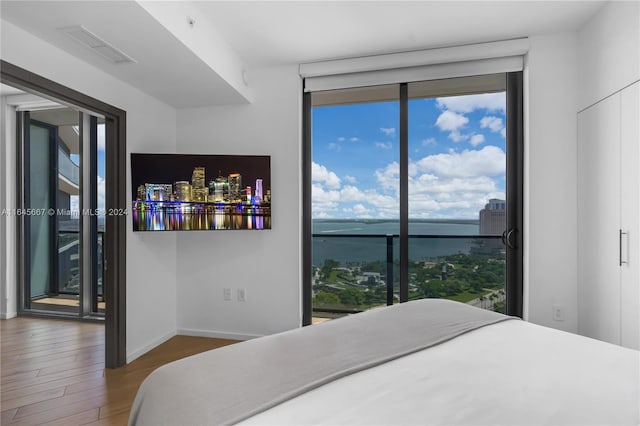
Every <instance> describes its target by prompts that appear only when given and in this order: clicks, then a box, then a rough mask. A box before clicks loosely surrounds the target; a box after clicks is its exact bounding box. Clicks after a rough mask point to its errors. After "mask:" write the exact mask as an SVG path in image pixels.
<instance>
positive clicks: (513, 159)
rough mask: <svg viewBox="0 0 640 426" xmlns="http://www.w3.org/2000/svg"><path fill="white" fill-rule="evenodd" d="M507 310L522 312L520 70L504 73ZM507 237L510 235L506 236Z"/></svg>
mask: <svg viewBox="0 0 640 426" xmlns="http://www.w3.org/2000/svg"><path fill="white" fill-rule="evenodd" d="M506 103H507V105H506V113H507V116H506V121H507V188H506V190H507V191H506V192H507V212H506V215H507V220H506V222H507V223H506V229H507V240H508V241H507V245H506V247H505V248H506V258H507V259H506V283H507V286H506V293H507V303H506V305H507V306H506V313H507V314H508V315H514V316H519V317H522V314H523V312H522V311H523V252H522V246H523V235H522V230H523V182H524V173H523V167H524V160H523V158H524V157H523V155H524V152H523V151H524V128H523V119H522V118H523V82H522V72H521V71H520V72H511V73H507V102H506ZM509 236H510V237H511V238H509Z"/></svg>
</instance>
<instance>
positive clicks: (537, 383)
mask: <svg viewBox="0 0 640 426" xmlns="http://www.w3.org/2000/svg"><path fill="white" fill-rule="evenodd" d="M244 423H245V424H269V425H281V424H324V425H357V424H380V425H398V424H462V425H486V424H489V425H523V424H527V425H542V424H551V425H567V424H573V425H589V424H597V425H613V424H633V425H637V424H640V352H638V351H634V350H631V349H625V348H622V347H618V346H614V345H611V344H607V343H603V342H599V341H596V340H592V339H588V338H585V337H581V336H577V335H573V334H569V333H565V332H561V331H557V330H553V329H549V328H545V327H541V326H536V325H533V324H530V323H526V322H523V321H506V322H501V323H498V324H494V325H491V326H488V327H483V328H480V329H478V330H475V331H472V332H470V333H468V334H465V335H463V336H459V337H457V338H455V339H453V340H451V341H448V342H445V343H443V344H440V345H438V346H435V347H433V348H430V349H426V350H423V351H420V352H417V353H414V354H412V355H408V356H405V357H403V358H400V359H397V360H394V361H391V362H388V363H386V364H383V365H381V366H378V367H374V368H371V369H368V370H364V371H361V372H359V373H355V374H353V375H350V376H348V377H344V378H342V379H339V380H336V381H334V382H331V383H329V384H326V385H324V386H322V387H321V388H318V389H315V390H312V391H310V392H308V393H306V394H304V395H301V396H298V397H296V398H294V399H292V400H289V401H287V402H285V403H282V404H281V405H279V406H276V407H274V408H271V409H270V410H268V411H265V412H263V413H260V414H258V415H255V416H254V417H251V418H249V419H247V420H246V421H245V422H244Z"/></svg>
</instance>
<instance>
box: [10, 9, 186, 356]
mask: <svg viewBox="0 0 640 426" xmlns="http://www.w3.org/2000/svg"><path fill="white" fill-rule="evenodd" d="M1 31H2V33H1V43H2V44H1V49H0V52H1V53H2V59H3V60H5V61H7V62H10V63H12V64H14V65H17V66H19V67H21V68H24V69H26V70H28V71H31V72H33V73H35V74H38V75H40V76H42V77H45V78H48V79H50V80H53V81H55V82H57V83H60V84H62V85H64V86H67V87H69V88H71V89H74V90H76V91H79V92H81V93H84V94H86V95H89V96H92V97H94V98H96V99H99V100H101V101H103V102H106V103H108V104H111V105H113V106H116V107H118V108H120V109H123V110H125V111H126V112H127V154H129V153H131V152H174V151H175V148H176V111H175V109H174V108H172V107H170V106H168V105H166V104H164V103H162V102H160V101H158V100H157V99H155V98H153V97H151V96H149V95H147V94H145V93H143V92H141V91H140V90H138V89H137V88H135V87H132V86H130V85H128V84H125V83H123V82H122V81H120V80H118V79H116V78H114V77H112V76H110V75H108V74H106V73H105V72H103V71H102V70H100V69H98V68H95V67H93V66H91V65H89V64H87V63H85V62H83V61H80V60H79V59H77V58H75V57H73V56H71V55H69V54H68V53H66V52H65V51H63V50H61V49H58V48H57V47H55V46H53V45H51V44H49V43H47V42H46V41H44V40H42V39H39V38H37V37H35V36H33V35H32V34H30V33H29V32H26V31H24V30H22V29H21V28H19V27H17V26H15V25H14V24H12V23H10V22H7V21H4V20H3V21H2V27H1ZM105 65H107V63H105ZM8 161H14V162H15V158H13V159H10V160H8ZM128 161H129V158H128V155H127V162H128ZM128 169H129V167H127V188H128V191H127V192H128V197H129V199H131V198H130V196H131V194H130V193H129V191H130V189H129V188H130V187H131V185H130V180H131V176H130V170H128ZM0 173H2V179H3V182H4V181H5V179H6V180H7V181H6V182H7V185H11V183H12V182H13V183H14V185H15V175H12V174H11V173H9V172H8V171H6V170H5V169H4V168H2V169H1V171H0ZM107 232H108V230H107ZM6 260H7V261H9V262H15V259H10V258H8V259H6ZM126 276H127V288H126V299H127V310H126V312H127V327H126V328H127V343H126V344H127V362H129V361H131V360H132V359H134V358H135V357H137V356H139V355H141V354H142V353H144V352H146V351H147V350H149V349H151V348H153V347H154V346H156V345H157V344H158V343H161V342H162V341H164V340H166V339H167V338H169V337H171V336H173V335H174V334H175V331H176V301H175V295H176V283H175V281H176V236H175V235H174V234H172V233H166V234H165V233H161V235H158V234H153V233H150V234H142V233H133V232H132V224H131V223H129V224H128V226H127V271H126ZM1 285H7V286H15V285H16V283H15V282H4V281H3V282H2V283H1ZM107 303H108V301H107Z"/></svg>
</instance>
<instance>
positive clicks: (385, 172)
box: [376, 161, 400, 191]
mask: <svg viewBox="0 0 640 426" xmlns="http://www.w3.org/2000/svg"><path fill="white" fill-rule="evenodd" d="M376 180H377V181H378V184H379V185H380V188H381V189H383V190H385V191H386V190H392V191H398V189H399V188H400V186H399V185H400V164H399V163H397V162H396V161H394V162H393V163H389V164H387V167H385V168H384V169H378V170H376Z"/></svg>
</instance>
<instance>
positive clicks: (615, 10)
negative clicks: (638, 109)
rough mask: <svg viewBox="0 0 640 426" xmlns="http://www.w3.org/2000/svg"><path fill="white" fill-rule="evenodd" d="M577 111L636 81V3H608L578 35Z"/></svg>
mask: <svg viewBox="0 0 640 426" xmlns="http://www.w3.org/2000/svg"><path fill="white" fill-rule="evenodd" d="M578 69H579V70H580V72H579V73H578V87H579V88H580V90H579V91H578V109H580V110H582V109H584V108H586V107H588V106H589V105H592V104H594V103H596V102H598V101H600V100H602V99H603V98H604V97H606V96H609V95H611V94H612V93H614V92H616V91H618V90H620V89H622V88H624V87H626V86H628V85H629V84H631V83H633V82H634V81H638V80H639V79H640V2H638V1H611V2H608V3H607V4H606V5H605V6H604V7H603V8H602V10H600V12H598V14H596V15H595V16H594V17H593V18H592V19H591V21H589V22H588V23H587V24H586V25H585V26H584V27H583V28H582V29H581V30H580V32H579V34H578Z"/></svg>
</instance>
